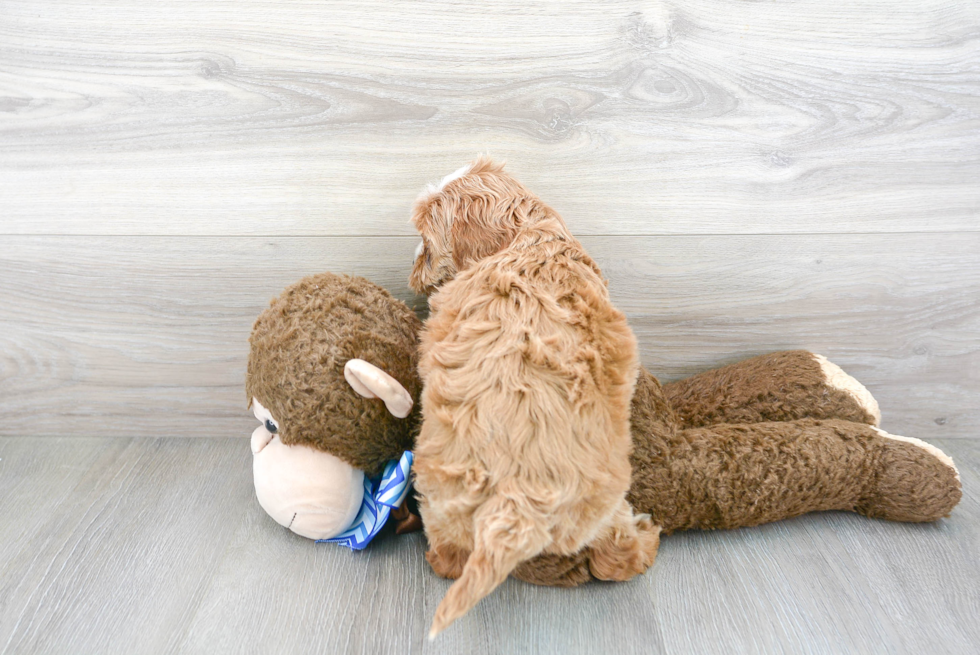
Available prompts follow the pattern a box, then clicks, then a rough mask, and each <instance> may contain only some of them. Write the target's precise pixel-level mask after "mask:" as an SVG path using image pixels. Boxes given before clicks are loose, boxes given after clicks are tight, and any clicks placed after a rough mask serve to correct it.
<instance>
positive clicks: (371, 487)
mask: <svg viewBox="0 0 980 655" xmlns="http://www.w3.org/2000/svg"><path fill="white" fill-rule="evenodd" d="M413 460H414V457H413V456H412V453H411V451H408V450H406V451H405V452H404V453H403V454H402V456H401V459H399V460H398V461H395V460H391V461H390V462H388V463H387V464H386V465H385V470H384V472H383V473H382V474H381V477H377V478H368V477H367V476H364V500H363V501H362V502H361V509H360V511H359V512H358V513H357V516H356V517H355V518H354V522H353V523H351V524H350V527H349V528H347V529H346V530H344V531H343V532H341V533H340V534H338V535H337V536H336V537H331V538H330V539H318V540H317V543H321V542H323V543H329V544H340V545H341V546H347V547H348V548H351V549H353V550H362V549H363V548H364V547H365V546H367V545H368V543H370V541H371V540H372V539H374V536H375V535H376V534H378V533H379V532H381V528H383V527H384V524H385V522H387V520H388V515H389V514H391V510H393V509H397V508H398V507H401V504H402V503H403V502H405V496H407V495H408V483H409V477H408V473H409V471H410V470H411V469H412V461H413Z"/></svg>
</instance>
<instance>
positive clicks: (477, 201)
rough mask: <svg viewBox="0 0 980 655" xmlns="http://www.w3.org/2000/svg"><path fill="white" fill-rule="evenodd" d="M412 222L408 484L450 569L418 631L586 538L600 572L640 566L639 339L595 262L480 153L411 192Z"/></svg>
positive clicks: (650, 533)
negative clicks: (416, 306)
mask: <svg viewBox="0 0 980 655" xmlns="http://www.w3.org/2000/svg"><path fill="white" fill-rule="evenodd" d="M412 222H413V223H414V224H415V227H416V228H417V229H418V231H419V233H420V234H421V236H422V243H421V244H420V246H419V249H418V251H417V252H416V260H415V264H414V267H413V270H412V274H411V279H410V284H411V286H412V288H413V289H415V290H416V291H417V292H423V291H424V292H426V293H430V294H432V295H431V297H430V299H429V307H430V310H431V314H430V317H429V319H428V321H427V322H426V324H425V328H424V330H423V333H422V337H421V347H420V361H419V372H420V374H421V377H422V380H423V383H424V388H423V392H422V417H423V423H422V429H421V433H420V435H419V437H418V439H417V442H416V450H415V485H416V489H417V491H418V492H419V495H420V510H421V513H422V516H423V520H424V524H425V531H426V534H427V536H428V540H429V551H428V553H426V558H427V559H428V560H429V563H430V564H431V565H432V568H433V569H434V570H435V571H436V572H437V573H438V574H440V575H442V576H445V577H449V578H458V580H457V581H456V582H455V583H454V584H453V585H452V587H450V589H449V591H448V592H447V594H446V596H445V598H444V599H443V600H442V603H440V605H439V607H438V609H437V610H436V614H435V618H434V620H433V623H432V628H431V631H430V633H429V636H430V638H432V637H434V636H435V635H436V634H438V633H439V632H440V631H442V630H443V629H445V628H446V627H447V626H448V625H449V624H450V623H452V622H453V621H454V620H455V619H457V618H459V617H460V616H462V615H463V614H465V613H466V612H467V611H468V610H469V609H470V608H472V607H473V606H474V605H476V603H477V602H478V601H479V600H480V599H481V598H483V597H484V596H486V595H487V594H488V593H490V592H491V591H492V590H493V589H494V588H495V587H496V586H497V585H499V584H500V583H501V582H503V581H504V579H506V577H507V575H508V574H509V573H510V572H511V571H512V570H513V569H514V568H515V567H516V566H517V565H518V564H520V563H521V562H523V561H525V560H528V559H530V558H533V557H535V556H537V555H546V556H547V555H569V554H573V553H578V552H579V551H582V550H583V549H588V550H587V551H586V552H587V556H588V559H589V566H590V569H591V571H592V573H593V574H594V575H595V576H596V577H597V578H600V579H604V580H626V579H629V578H631V577H633V576H634V575H636V574H638V573H642V572H644V571H645V570H646V569H647V568H648V567H649V566H650V565H651V564H653V560H654V558H655V557H656V552H657V546H658V545H659V534H660V528H658V527H655V526H654V525H653V524H652V523H651V522H650V520H649V517H647V516H646V515H643V516H634V515H633V511H632V509H631V508H630V506H629V504H627V502H626V498H625V495H626V491H627V489H628V488H629V485H630V462H629V454H630V448H631V441H630V426H629V413H630V398H631V396H632V394H633V386H634V384H635V381H636V375H637V368H638V358H637V347H636V339H635V337H634V336H633V333H632V331H631V330H630V328H629V326H628V325H627V323H626V318H625V316H624V315H623V314H622V313H621V312H619V311H618V310H616V308H615V307H613V306H612V304H611V303H610V301H609V294H608V292H607V289H606V283H605V280H604V279H603V277H602V273H601V272H600V270H599V267H598V266H596V264H595V262H594V261H592V259H591V258H590V257H589V255H588V254H587V253H586V252H585V249H584V248H582V245H581V244H580V243H579V242H578V241H577V240H576V239H575V238H574V237H573V236H572V235H571V233H570V232H569V231H568V228H567V227H566V226H565V222H564V221H563V220H562V218H561V217H560V216H559V215H558V214H557V213H556V212H555V211H554V210H553V209H551V208H550V207H548V206H547V205H545V204H544V203H543V202H542V201H541V200H540V199H539V198H538V197H537V196H535V195H534V194H533V193H531V192H530V191H528V190H527V189H526V188H524V187H523V186H522V185H521V184H520V183H519V182H518V181H517V180H515V179H514V178H513V177H511V176H510V175H508V174H507V173H505V172H504V171H503V166H502V165H498V164H495V163H493V162H492V161H490V160H488V159H484V158H480V159H478V160H477V161H475V162H474V163H473V164H471V165H470V166H467V167H465V168H463V169H460V170H459V171H457V172H456V173H454V174H452V175H450V176H448V177H446V178H445V179H444V180H443V181H442V184H441V185H440V186H438V187H436V186H430V187H428V188H427V189H426V190H425V191H423V193H422V195H421V196H420V197H419V199H418V201H417V202H416V204H415V207H414V210H413V214H412Z"/></svg>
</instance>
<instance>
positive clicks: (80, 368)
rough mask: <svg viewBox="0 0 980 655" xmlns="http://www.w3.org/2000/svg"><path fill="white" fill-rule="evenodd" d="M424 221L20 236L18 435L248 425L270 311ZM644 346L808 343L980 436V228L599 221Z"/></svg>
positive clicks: (383, 260) (907, 402)
mask: <svg viewBox="0 0 980 655" xmlns="http://www.w3.org/2000/svg"><path fill="white" fill-rule="evenodd" d="M415 243H416V241H415V239H412V238H408V237H385V238H376V239H367V238H344V237H333V238H327V237H315V238H311V237H290V238H274V237H268V238H253V237H237V238H226V237H195V238H173V237H9V238H7V239H6V240H5V248H4V249H3V250H2V251H0V280H3V284H2V285H0V415H3V416H4V420H3V422H2V423H0V435H15V434H25V433H32V434H46V435H60V434H72V435H99V434H101V435H117V436H158V435H183V436H222V437H227V436H233V435H236V434H241V435H243V436H244V435H246V434H247V433H248V432H249V431H250V430H251V425H252V419H251V418H250V417H249V416H248V414H247V413H246V411H245V408H244V406H245V398H244V390H243V380H244V371H245V360H246V356H247V338H248V334H249V331H250V329H251V324H252V322H253V321H254V319H255V317H256V316H257V315H258V314H259V312H261V311H262V309H263V308H264V307H265V306H266V305H267V303H268V300H269V299H270V298H271V297H272V296H274V295H276V294H277V293H278V292H279V291H281V290H282V288H283V287H284V286H286V285H287V284H289V283H291V282H294V281H296V280H298V279H299V278H300V277H302V276H303V275H306V274H309V273H311V272H316V271H321V270H331V271H334V272H347V273H355V274H361V275H365V276H366V277H368V278H370V279H372V280H374V281H376V282H377V283H379V284H382V285H383V286H385V287H386V288H388V289H389V290H391V291H392V292H393V293H395V295H397V296H398V297H400V298H402V299H403V300H406V301H407V302H409V303H410V304H411V305H412V306H413V307H414V308H415V309H416V310H417V311H419V312H420V313H424V311H425V300H424V298H419V297H415V296H414V295H413V294H412V293H411V292H410V291H409V290H408V289H407V285H406V280H405V278H406V274H407V271H408V270H409V264H410V260H411V257H412V252H413V250H414V246H415ZM583 243H584V244H585V246H586V247H587V248H588V249H589V250H590V252H591V253H592V254H593V255H594V256H595V257H596V258H597V259H598V261H599V262H600V264H601V265H602V266H603V267H604V272H605V273H606V275H607V276H608V278H609V279H610V288H611V291H612V294H613V298H614V300H615V302H616V303H617V304H618V305H619V306H620V307H621V308H622V309H623V310H624V311H626V312H627V313H628V315H629V318H630V321H631V324H632V325H633V328H634V330H635V331H636V333H637V336H638V338H639V341H640V347H641V354H642V359H643V362H644V363H645V364H646V365H647V366H648V367H649V368H650V369H651V370H652V371H653V372H654V373H655V374H656V375H658V376H660V377H661V378H662V379H665V380H670V379H676V378H679V377H683V376H686V375H690V374H693V373H695V372H698V371H701V370H705V369H708V368H712V367H715V366H720V365H723V364H727V363H731V362H733V361H737V360H739V359H742V358H744V357H748V356H751V355H756V354H760V353H763V352H768V351H772V350H781V349H787V348H809V349H811V350H815V351H818V352H821V353H822V354H824V355H827V356H828V357H830V358H831V359H832V360H833V361H835V362H837V363H839V364H840V365H841V366H843V367H844V368H845V370H848V371H849V372H851V373H852V374H854V375H855V376H856V377H857V378H858V379H860V380H861V381H863V382H864V383H865V384H867V386H868V387H869V388H870V389H871V390H872V392H873V393H874V394H875V396H876V397H877V398H878V400H879V402H880V403H881V405H882V410H883V413H884V417H885V418H884V427H885V428H886V429H888V430H890V431H892V432H895V433H898V434H909V435H913V436H918V437H926V438H929V437H937V438H939V437H976V436H978V435H980V431H978V428H980V409H978V408H980V343H978V342H977V338H976V335H977V334H978V333H980V267H978V266H977V265H976V262H977V255H976V253H977V252H980V235H978V234H957V235H950V234H921V235H822V236H792V235H791V236H740V237H732V236H726V237H644V238H625V237H588V238H585V239H583Z"/></svg>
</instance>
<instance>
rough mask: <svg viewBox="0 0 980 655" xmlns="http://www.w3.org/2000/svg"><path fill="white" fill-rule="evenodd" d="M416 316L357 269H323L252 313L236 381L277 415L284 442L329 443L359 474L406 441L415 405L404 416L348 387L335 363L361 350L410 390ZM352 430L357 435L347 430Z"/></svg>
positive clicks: (417, 387) (378, 466)
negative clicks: (243, 367)
mask: <svg viewBox="0 0 980 655" xmlns="http://www.w3.org/2000/svg"><path fill="white" fill-rule="evenodd" d="M420 330H421V323H420V322H419V319H418V317H416V316H415V314H414V313H413V312H412V311H411V310H410V309H409V308H408V307H407V306H406V305H405V303H403V302H401V301H400V300H397V299H396V298H393V297H392V296H391V294H389V293H388V292H387V291H385V290H384V289H382V288H381V287H379V286H377V285H376V284H373V283H371V282H369V281H368V280H365V279H364V278H360V277H349V276H346V275H334V274H332V273H322V274H319V275H313V276H310V277H307V278H304V279H303V280H301V281H300V282H298V283H296V284H294V285H292V286H290V287H288V288H287V289H286V290H285V291H283V292H282V294H281V295H280V296H279V297H278V298H275V299H274V300H273V301H272V303H271V304H270V306H269V308H268V309H266V310H265V311H264V312H262V314H261V315H260V316H259V318H258V319H257V320H256V321H255V326H254V327H253V329H252V336H251V337H250V338H249V343H250V344H251V352H250V354H249V360H248V372H247V375H246V378H245V390H246V394H247V396H248V401H249V404H251V400H252V398H253V397H254V398H256V399H258V401H259V402H260V403H262V404H263V406H265V407H266V408H267V409H269V411H270V412H271V413H272V415H273V416H274V417H275V419H276V420H277V421H278V423H279V437H280V439H281V440H282V442H283V443H284V444H287V445H294V444H302V445H306V446H310V447H312V448H316V449H319V450H323V451H326V452H328V453H331V454H333V455H335V456H337V457H339V458H340V459H342V460H344V461H346V462H347V463H348V464H350V465H351V466H353V467H355V468H358V469H361V470H363V471H364V472H365V473H366V474H368V475H375V474H377V473H380V472H381V470H382V469H383V467H384V465H385V463H386V462H388V460H391V459H397V458H398V457H400V456H401V454H402V452H403V451H405V450H409V449H411V448H412V444H413V441H414V435H415V432H416V431H417V428H418V422H419V421H418V419H419V410H418V406H417V405H416V408H415V409H414V410H413V411H412V414H411V415H410V416H409V417H408V419H407V420H405V419H398V418H395V417H394V416H392V415H391V413H390V412H389V411H388V410H387V409H386V408H385V406H384V403H383V402H382V401H381V400H380V399H377V398H372V399H368V398H364V397H362V396H360V395H359V394H357V393H356V392H355V391H354V390H353V389H352V388H351V387H350V385H349V384H348V383H347V381H346V380H345V379H344V365H345V364H346V363H347V361H348V360H350V359H355V358H357V359H363V360H365V361H367V362H369V363H371V364H374V365H376V366H378V367H380V368H382V369H384V370H385V371H386V372H387V373H388V374H389V375H391V376H392V377H394V378H395V379H396V380H398V381H399V382H400V383H401V384H402V386H404V387H405V389H406V390H407V391H408V392H409V393H410V394H411V395H412V397H413V398H418V397H419V395H420V394H421V390H422V382H421V380H420V379H419V376H418V372H417V364H418V333H419V331H420ZM352 435H358V437H357V438H356V439H355V438H352Z"/></svg>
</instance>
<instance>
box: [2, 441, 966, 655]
mask: <svg viewBox="0 0 980 655" xmlns="http://www.w3.org/2000/svg"><path fill="white" fill-rule="evenodd" d="M936 443H937V445H939V446H940V447H941V448H943V449H944V450H945V451H946V452H947V453H948V454H949V455H951V456H952V457H953V458H954V459H955V461H956V463H957V465H958V466H959V469H960V472H961V475H962V478H963V484H964V490H965V493H964V498H963V501H962V502H961V503H960V505H959V506H958V507H957V508H956V509H954V511H953V513H952V515H951V516H950V517H949V518H947V519H943V520H941V521H939V522H937V523H934V524H921V525H913V524H898V523H888V522H884V521H874V520H870V519H866V518H864V517H860V516H856V515H851V514H845V513H826V514H812V515H808V516H804V517H801V518H798V519H794V520H790V521H784V522H780V523H775V524H771V525H767V526H760V527H757V528H748V529H742V530H734V531H717V532H697V531H695V532H687V533H677V534H674V535H671V536H669V537H666V538H664V540H663V542H662V544H661V548H660V555H659V558H658V560H657V563H656V564H655V566H654V567H653V569H652V570H651V571H649V572H647V573H646V574H645V575H643V576H642V577H640V578H637V579H635V580H633V581H631V582H629V583H623V584H611V583H592V584H589V585H585V586H583V587H579V588H576V589H571V590H563V589H549V588H541V587H534V586H532V585H528V584H524V583H520V582H517V581H515V580H508V581H507V582H505V583H504V584H503V585H502V586H501V587H500V588H498V589H497V590H496V591H495V592H494V593H493V594H491V595H490V596H489V597H488V598H486V599H485V600H483V601H482V602H481V603H480V604H479V605H478V606H477V607H476V608H475V609H474V610H473V611H472V612H471V613H470V614H469V615H467V616H465V617H464V618H463V619H461V620H460V621H458V622H457V623H456V624H454V625H453V626H452V628H451V629H449V630H447V631H446V632H445V633H443V634H442V635H440V637H439V638H438V640H436V641H435V642H432V643H430V642H427V641H425V640H424V635H425V633H426V631H427V628H428V623H429V621H430V619H431V615H432V613H433V612H434V610H435V607H436V605H437V604H438V602H439V600H440V599H441V597H442V595H443V594H444V593H445V590H446V588H447V587H448V585H449V583H448V581H446V580H442V579H440V578H438V577H436V576H435V574H434V573H432V571H431V570H430V569H429V568H428V565H427V564H426V563H425V561H424V559H423V552H424V548H425V541H424V538H423V537H422V535H420V534H414V535H407V536H404V537H395V536H394V535H391V534H390V533H388V534H385V535H382V536H381V537H379V539H378V540H377V541H375V542H374V543H372V544H371V546H370V547H369V548H368V549H367V550H365V551H362V552H351V551H348V550H346V549H343V548H340V547H337V546H334V545H329V544H314V543H313V542H311V541H308V540H305V539H302V538H300V537H297V536H296V535H293V534H292V533H290V532H287V531H286V530H284V529H283V528H281V527H280V526H278V525H277V524H275V523H274V522H273V521H272V520H271V519H270V518H269V517H268V516H266V515H265V514H264V513H263V512H262V510H261V508H260V507H259V506H258V503H257V502H256V500H255V498H254V496H253V491H252V483H251V475H250V472H249V465H250V460H251V454H250V452H249V448H248V440H247V439H245V438H239V439H207V440H188V439H112V438H99V439H78V438H68V439H41V440H38V439H30V438H0V473H2V474H0V490H2V491H3V492H4V495H3V496H2V498H3V511H2V512H0V538H3V543H4V558H3V561H2V562H0V607H2V611H0V653H26V652H51V653H55V652H65V653H69V652H70V653H82V652H97V653H107V654H111V653H132V652H140V653H148V654H149V653H209V654H211V653H268V652H281V653H350V654H359V653H372V654H373V653H394V652H398V653H413V654H416V653H423V654H430V653H431V654H438V653H461V652H465V653H472V654H473V655H482V654H484V653H514V654H521V653H540V654H545V655H547V654H551V653H555V654H558V653H561V654H563V655H565V654H576V653H598V652H615V653H623V654H624V655H630V654H632V653H678V652H698V653H708V654H710V653H780V652H794V653H841V652H860V653H905V652H924V653H933V652H936V653H938V652H942V653H955V654H958V653H973V652H976V651H977V650H978V649H980V627H978V625H977V622H976V620H975V617H976V616H977V615H978V613H980V546H978V544H980V504H978V502H977V499H976V495H975V490H976V489H977V488H980V440H972V439H961V440H946V441H942V440H940V441H938V442H936ZM27 507H30V509H31V510H32V511H26V509H25V508H27ZM12 535H17V537H16V538H14V539H11V536H12Z"/></svg>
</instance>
